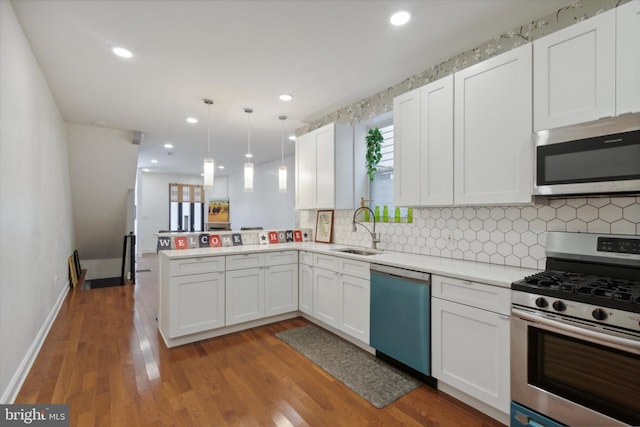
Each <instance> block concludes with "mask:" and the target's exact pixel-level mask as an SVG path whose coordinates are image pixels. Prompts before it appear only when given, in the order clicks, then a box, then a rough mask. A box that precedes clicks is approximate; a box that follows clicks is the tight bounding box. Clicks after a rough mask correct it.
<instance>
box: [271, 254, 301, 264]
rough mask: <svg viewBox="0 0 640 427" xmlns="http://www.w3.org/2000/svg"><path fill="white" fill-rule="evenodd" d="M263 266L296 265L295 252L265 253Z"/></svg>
mask: <svg viewBox="0 0 640 427" xmlns="http://www.w3.org/2000/svg"><path fill="white" fill-rule="evenodd" d="M264 261H265V265H269V266H271V265H284V264H296V263H297V262H298V252H297V251H279V252H267V253H265V254H264Z"/></svg>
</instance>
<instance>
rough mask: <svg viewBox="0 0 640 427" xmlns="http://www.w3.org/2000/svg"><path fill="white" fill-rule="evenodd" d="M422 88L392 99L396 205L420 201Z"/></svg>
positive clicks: (411, 204) (418, 202)
mask: <svg viewBox="0 0 640 427" xmlns="http://www.w3.org/2000/svg"><path fill="white" fill-rule="evenodd" d="M419 152H420V89H419V88H418V89H414V90H412V91H410V92H407V93H404V94H402V95H400V96H397V97H396V98H394V100H393V175H394V176H393V199H394V203H395V204H396V206H413V205H419V204H420V156H418V155H417V153H419Z"/></svg>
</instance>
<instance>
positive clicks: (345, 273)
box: [312, 254, 371, 344]
mask: <svg viewBox="0 0 640 427" xmlns="http://www.w3.org/2000/svg"><path fill="white" fill-rule="evenodd" d="M314 265H315V266H314V267H313V312H312V316H313V317H315V318H316V319H318V320H320V321H322V322H324V323H326V324H327V325H330V326H333V327H335V328H337V329H339V330H341V331H342V332H344V333H346V334H349V335H350V336H352V337H354V338H357V339H358V340H360V341H362V342H364V343H366V344H368V343H369V325H370V319H369V306H370V289H371V287H370V278H369V263H367V262H362V261H355V260H351V259H347V258H341V257H334V256H330V255H319V254H316V257H315V260H314ZM318 265H322V266H330V268H332V270H329V269H327V268H320V267H318Z"/></svg>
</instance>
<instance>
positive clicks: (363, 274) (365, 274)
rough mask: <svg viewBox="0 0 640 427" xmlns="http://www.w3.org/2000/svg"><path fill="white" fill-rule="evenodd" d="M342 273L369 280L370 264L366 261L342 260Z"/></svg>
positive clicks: (340, 263)
mask: <svg viewBox="0 0 640 427" xmlns="http://www.w3.org/2000/svg"><path fill="white" fill-rule="evenodd" d="M339 266H340V270H339V271H340V273H344V274H348V275H350V276H355V277H360V278H362V279H367V280H369V263H368V262H364V261H354V260H352V259H347V258H340V260H339Z"/></svg>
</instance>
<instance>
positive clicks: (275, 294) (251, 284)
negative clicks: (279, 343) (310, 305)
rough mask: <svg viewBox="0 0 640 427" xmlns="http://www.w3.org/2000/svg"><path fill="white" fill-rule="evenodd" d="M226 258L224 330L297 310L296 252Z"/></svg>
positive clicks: (230, 256)
mask: <svg viewBox="0 0 640 427" xmlns="http://www.w3.org/2000/svg"><path fill="white" fill-rule="evenodd" d="M226 258H227V273H226V282H227V283H226V289H227V295H226V325H227V326H229V325H235V324H237V323H243V322H248V321H250V320H256V319H260V318H263V317H265V316H274V315H276V314H283V313H289V312H292V311H296V310H297V309H298V255H297V252H296V251H279V252H268V253H265V254H245V255H229V256H227V257H226Z"/></svg>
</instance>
